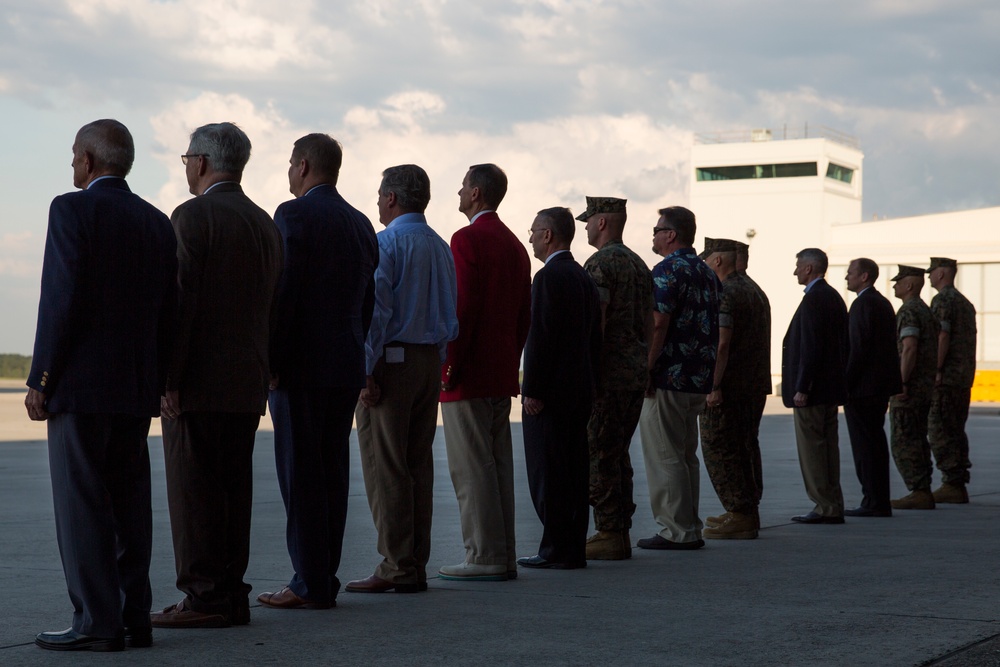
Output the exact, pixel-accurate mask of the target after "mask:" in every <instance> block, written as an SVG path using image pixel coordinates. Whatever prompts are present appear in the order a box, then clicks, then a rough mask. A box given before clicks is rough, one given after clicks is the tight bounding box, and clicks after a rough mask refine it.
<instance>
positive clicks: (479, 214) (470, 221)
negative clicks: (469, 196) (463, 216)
mask: <svg viewBox="0 0 1000 667" xmlns="http://www.w3.org/2000/svg"><path fill="white" fill-rule="evenodd" d="M484 213H496V211H494V210H486V211H480V212H479V213H476V214H475V215H474V216H472V219H471V220H469V224H470V225H471V224H473V223H475V222H476V220H478V219H479V216H481V215H483V214H484Z"/></svg>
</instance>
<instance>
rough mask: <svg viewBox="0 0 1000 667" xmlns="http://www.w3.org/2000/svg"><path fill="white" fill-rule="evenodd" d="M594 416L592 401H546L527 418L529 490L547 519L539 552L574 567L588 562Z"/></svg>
mask: <svg viewBox="0 0 1000 667" xmlns="http://www.w3.org/2000/svg"><path fill="white" fill-rule="evenodd" d="M589 417H590V404H589V403H585V404H583V405H579V406H573V407H561V406H558V407H557V406H552V405H546V406H545V408H544V409H543V410H542V411H541V412H540V413H538V414H537V415H529V414H524V415H523V417H522V421H521V426H522V428H523V430H524V459H525V463H526V464H527V468H528V490H529V491H530V493H531V500H532V502H533V503H534V505H535V512H536V513H537V514H538V518H539V519H541V521H542V540H541V543H540V544H539V546H538V555H539V556H541V557H542V558H544V559H545V560H548V561H553V562H556V563H569V564H573V565H581V564H585V563H586V562H587V547H586V542H587V527H588V526H589V524H590V502H589V499H590V496H589V487H590V452H589V448H588V444H587V420H588V418H589Z"/></svg>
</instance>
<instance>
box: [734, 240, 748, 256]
mask: <svg viewBox="0 0 1000 667" xmlns="http://www.w3.org/2000/svg"><path fill="white" fill-rule="evenodd" d="M736 252H738V253H739V254H741V255H746V256H747V257H749V256H750V245H749V244H747V243H744V242H743V241H737V242H736Z"/></svg>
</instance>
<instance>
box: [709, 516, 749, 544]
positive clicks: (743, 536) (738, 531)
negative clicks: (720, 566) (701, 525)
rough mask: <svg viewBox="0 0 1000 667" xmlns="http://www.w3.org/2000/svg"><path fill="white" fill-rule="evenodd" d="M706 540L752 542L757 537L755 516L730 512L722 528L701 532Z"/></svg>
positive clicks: (716, 527) (717, 527)
mask: <svg viewBox="0 0 1000 667" xmlns="http://www.w3.org/2000/svg"><path fill="white" fill-rule="evenodd" d="M701 536H702V537H704V538H705V539H706V540H752V539H755V538H756V537H757V526H756V523H755V522H754V518H753V515H751V514H740V513H739V512H729V517H728V518H727V519H726V521H725V522H724V523H723V524H722V525H721V526H715V527H712V528H706V529H705V530H703V531H701Z"/></svg>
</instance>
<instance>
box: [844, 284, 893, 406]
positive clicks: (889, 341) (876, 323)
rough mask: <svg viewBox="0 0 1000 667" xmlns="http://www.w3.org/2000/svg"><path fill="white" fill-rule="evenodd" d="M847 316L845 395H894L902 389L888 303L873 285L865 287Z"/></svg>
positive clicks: (856, 396) (890, 309) (860, 396)
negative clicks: (847, 346)
mask: <svg viewBox="0 0 1000 667" xmlns="http://www.w3.org/2000/svg"><path fill="white" fill-rule="evenodd" d="M848 319H849V340H850V352H849V353H848V356H847V395H848V397H849V398H862V397H869V396H870V397H880V398H888V397H889V396H893V395H895V394H898V393H899V392H900V391H902V381H901V380H900V376H899V354H898V352H897V351H896V314H895V313H894V312H893V310H892V304H890V303H889V300H888V299H886V298H885V297H884V296H882V295H881V294H879V293H878V292H877V291H876V290H875V288H874V287H869V288H868V289H866V290H865V291H864V292H862V293H861V294H860V295H858V298H857V299H855V300H854V303H852V304H851V310H850V313H849V318H848Z"/></svg>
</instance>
